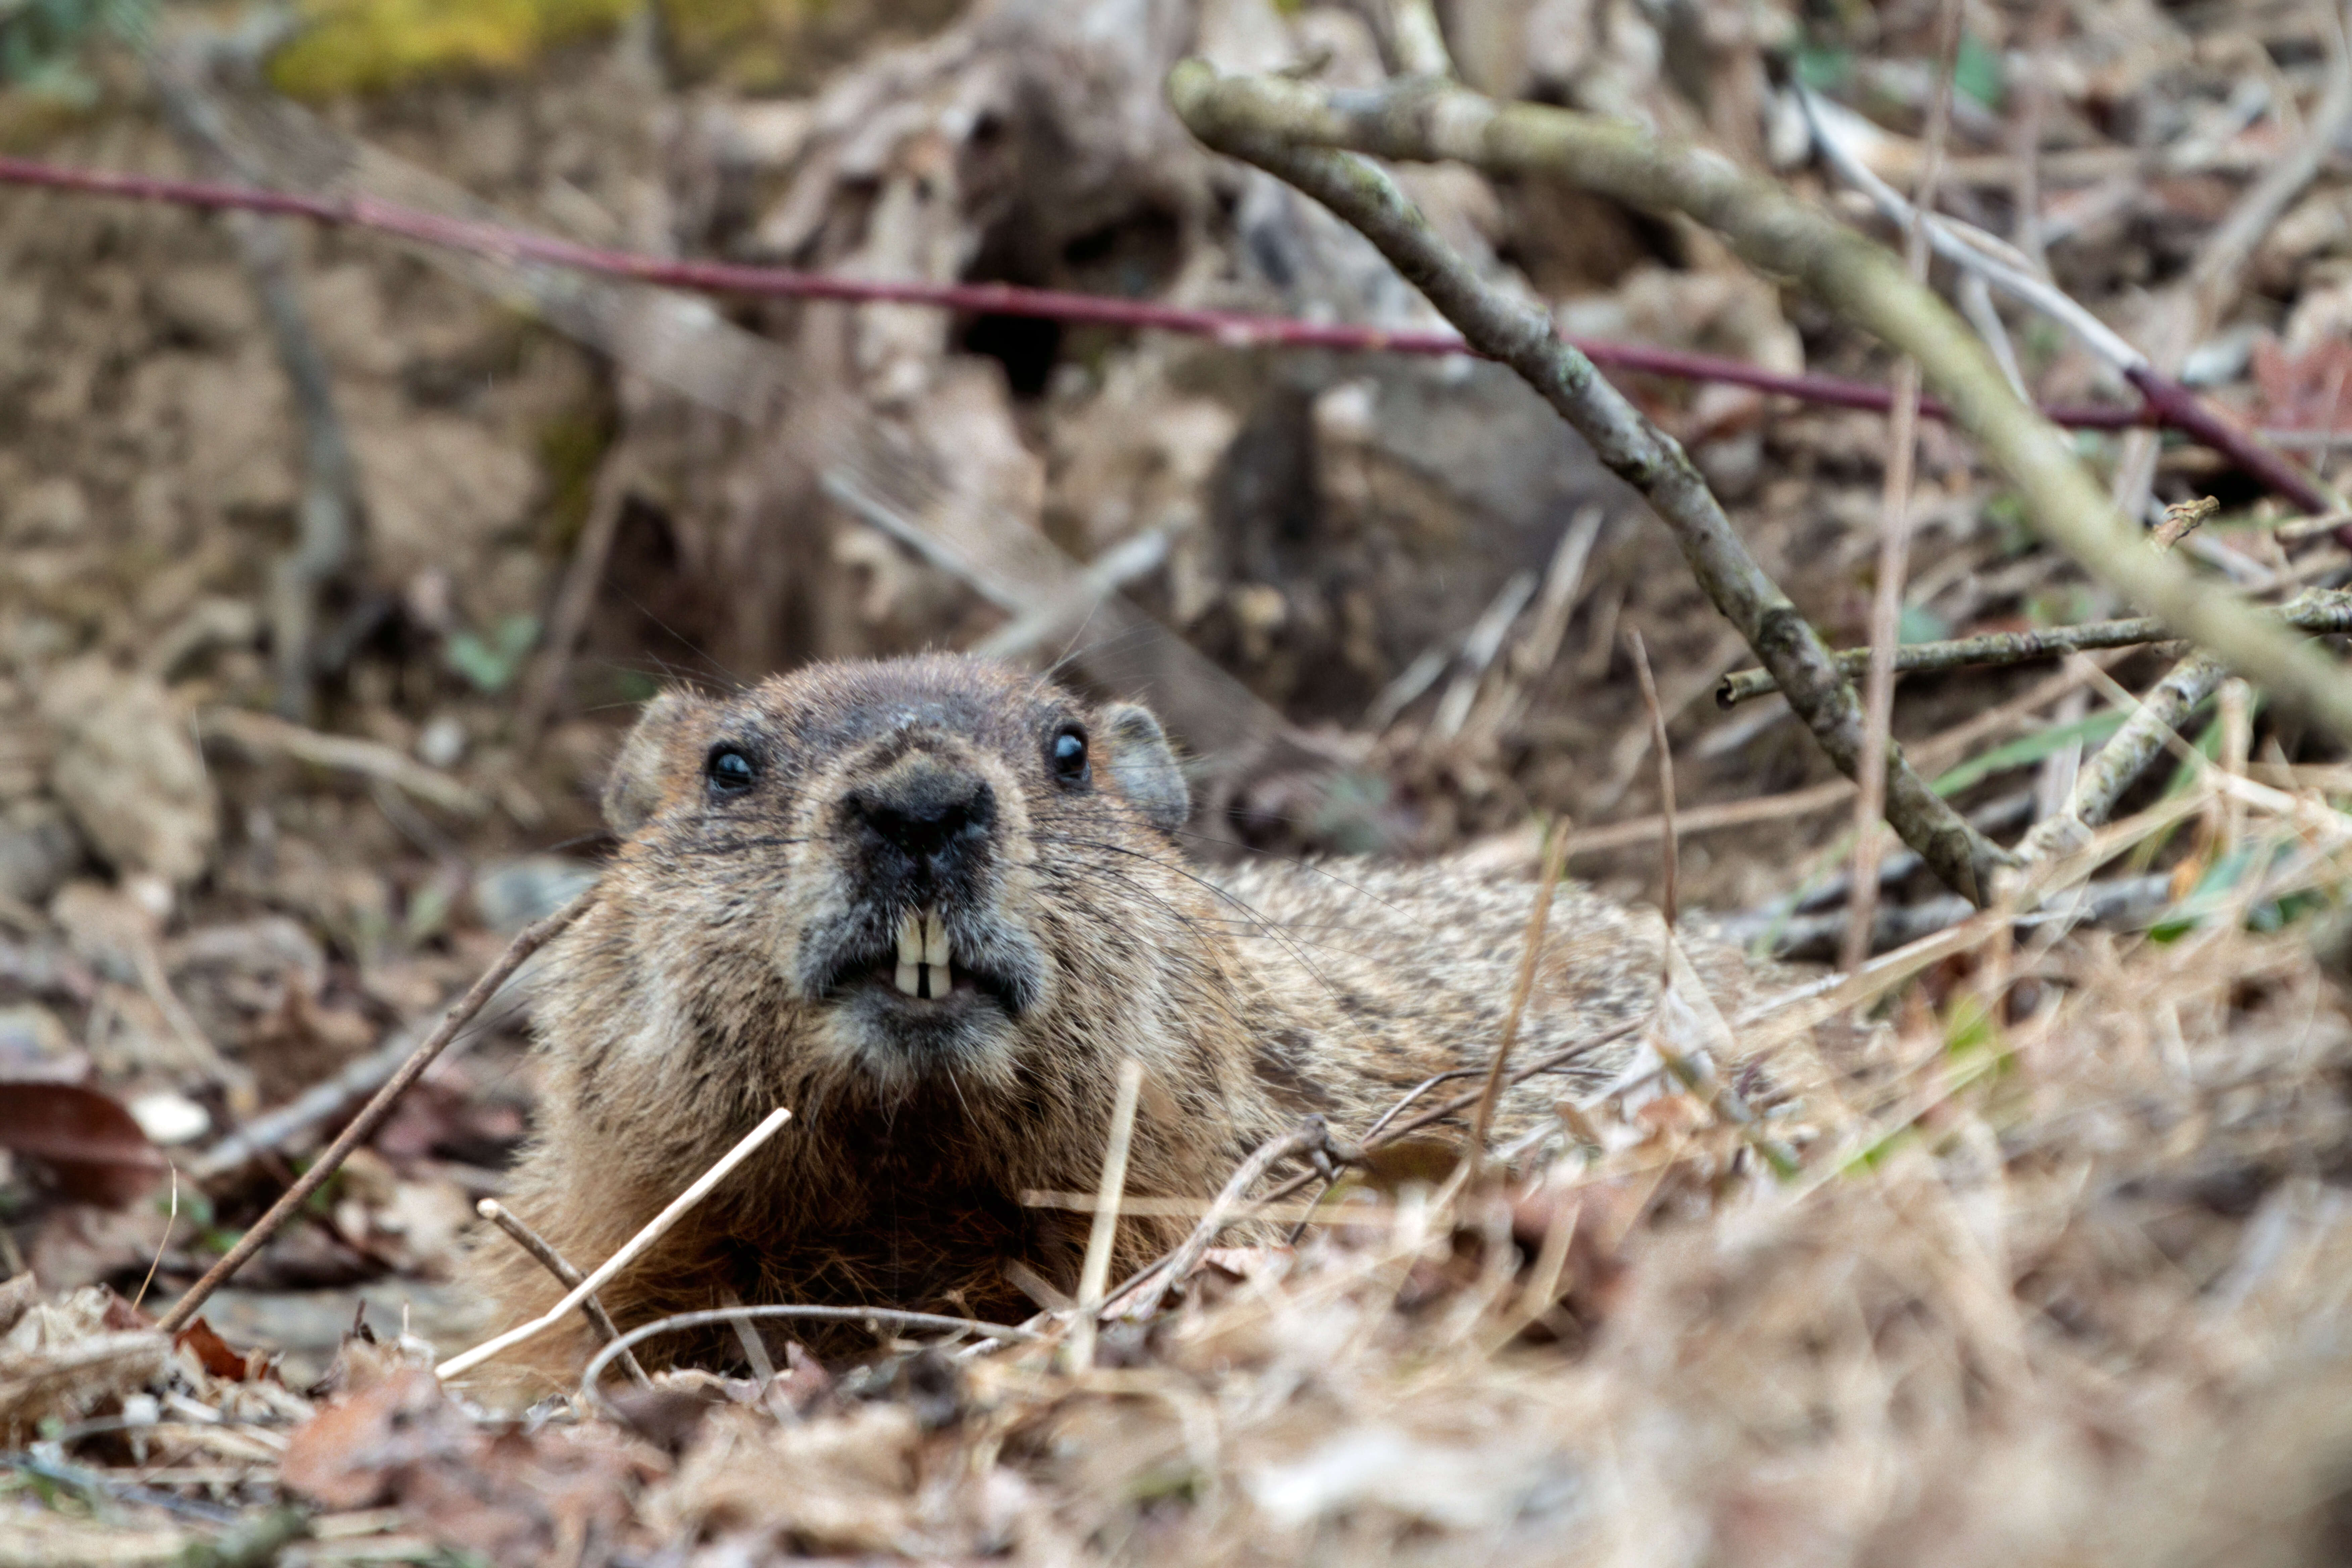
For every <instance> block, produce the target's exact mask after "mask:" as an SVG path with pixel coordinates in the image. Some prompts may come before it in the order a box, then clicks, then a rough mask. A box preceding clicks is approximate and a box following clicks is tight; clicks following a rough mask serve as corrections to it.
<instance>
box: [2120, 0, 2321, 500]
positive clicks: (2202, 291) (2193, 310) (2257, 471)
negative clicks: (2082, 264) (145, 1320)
mask: <svg viewBox="0 0 2352 1568" xmlns="http://www.w3.org/2000/svg"><path fill="white" fill-rule="evenodd" d="M2321 9H2322V11H2323V13H2324V14H2325V15H2326V17H2327V18H2328V21H2329V22H2330V24H2331V25H2332V26H2331V31H2332V33H2333V37H2330V38H2329V40H2328V51H2327V79H2326V88H2325V89H2323V90H2322V92H2321V94H2320V100H2319V102H2318V104H2317V106H2316V107H2315V108H2314V110H2313V111H2312V113H2311V117H2310V119H2309V120H2308V121H2306V122H2305V125H2304V127H2303V132H2302V134H2301V135H2300V136H2298V137H2297V138H2296V140H2295V143H2294V146H2293V147H2291V148H2289V149H2288V150H2287V152H2286V153H2285V155H2284V156H2283V157H2279V158H2277V159H2274V160H2273V161H2272V162H2271V163H2269V164H2268V165H2267V166H2266V167H2264V169H2263V172H2262V174H2261V175H2260V176H2259V177H2258V178H2256V180H2255V181H2254V183H2253V184H2252V185H2251V186H2249V187H2248V188H2247V189H2246V191H2245V193H2244V194H2243V195H2241V196H2239V198H2238V201H2237V204H2236V205H2234V206H2233V207H2231V210H2230V213H2229V216H2226V217H2224V218H2223V219H2222V220H2221V222H2220V223H2219V224H2216V225H2214V226H2213V227H2212V228H2211V229H2210V230H2209V231H2208V232H2207V234H2206V236H2205V240H2204V243H2203V245H2202V246H2201V247H2200V249H2199V251H2198V255H2197V259H2196V260H2195V261H2194V262H2192V263H2191V264H2190V266H2189V272H2188V275H2187V276H2186V277H2184V278H2182V279H2180V281H2179V282H2178V283H2176V284H2174V285H2173V286H2172V288H2171V289H2170V290H2169V291H2168V293H2167V294H2166V295H2165V296H2164V297H2163V298H2162V299H2161V300H2159V301H2158V304H2157V307H2156V309H2155V310H2154V311H2153V312H2152V313H2151V319H2150V322H2149V324H2148V325H2147V327H2146V328H2145V329H2144V331H2145V334H2146V337H2147V342H2148V345H2149V347H2148V355H2147V363H2146V364H2144V365H2142V366H2140V367H2138V368H2137V369H2127V370H2126V372H2125V375H2126V378H2127V379H2128V380H2130V381H2131V383H2132V384H2133V385H2134V386H2136V387H2137V388H2138V390H2139V394H2140V395H2141V396H2142V397H2145V398H2146V399H2147V401H2148V403H2149V404H2150V405H2152V406H2155V407H2158V408H2161V409H2163V410H2164V411H2165V413H2166V415H2167V418H2168V423H2173V424H2177V425H2179V427H2180V428H2181V429H2183V430H2188V431H2191V432H2193V433H2194V434H2195V435H2196V437H2197V439H2199V440H2200V441H2202V442H2204V443H2205V444H2206V445H2208V446H2213V445H2214V439H2213V430H2212V428H2211V427H2212V426H2221V430H2222V432H2223V434H2224V435H2225V436H2226V437H2231V438H2235V439H2236V440H2237V442H2238V445H2239V446H2240V447H2244V448H2250V449H2251V454H2252V456H2254V457H2256V458H2261V459H2265V460H2266V463H2267V467H2268V468H2270V469H2284V470H2286V471H2287V472H2289V473H2291V474H2293V475H2294V477H2295V478H2297V479H2300V480H2301V481H2302V488H2301V489H2287V488H2285V487H2284V486H2283V485H2280V484H2279V483H2277V481H2276V479H2275V478H2274V476H2273V472H2271V471H2266V468H2265V467H2264V466H2263V465H2259V464H2249V463H2246V462H2245V461H2244V456H2245V454H2243V453H2242V452H2241V451H2239V450H2235V449H2232V448H2231V447H2217V448H2216V449H2217V450H2222V451H2227V452H2229V454H2230V456H2231V458H2235V459H2238V460H2239V462H2240V466H2241V467H2243V468H2245V469H2246V471H2247V472H2248V473H2251V474H2253V475H2254V476H2255V477H2257V478H2259V479H2263V482H2264V483H2265V484H2269V485H2271V487H2272V488H2273V489H2277V490H2279V492H2280V493H2281V494H2283V495H2285V496H2288V497H2290V498H2291V499H2293V500H2294V502H2295V504H2296V505H2298V506H2301V507H2303V508H2305V510H2311V511H2323V510H2327V509H2328V508H2329V507H2330V506H2333V505H2335V504H2336V498H2334V497H2332V496H2330V495H2329V494H2328V493H2327V488H2326V486H2325V485H2324V484H2322V483H2320V482H2319V481H2317V480H2315V479H2311V478H2310V477H2309V476H2308V475H2306V474H2304V473H2303V472H2302V471H2301V470H2299V469H2296V468H2295V467H2294V464H2292V463H2290V462H2288V461H2287V460H2286V459H2285V458H2280V457H2277V456H2276V454H2274V453H2272V452H2271V451H2270V449H2269V448H2267V447H2263V446H2262V445H2261V443H2260V442H2259V440H2257V439H2255V438H2254V437H2252V436H2250V435H2246V434H2245V433H2243V432H2240V431H2237V430H2236V429H2234V428H2233V427H2231V426H2227V425H2226V424H2224V423H2223V422H2222V421H2221V420H2220V419H2219V417H2218V416H2215V415H2214V414H2213V413H2212V411H2211V410H2210V409H2209V408H2207V407H2206V405H2204V404H2203V403H2202V402H2201V401H2200V400H2199V399H2198V398H2197V397H2196V396H2195V395H2193V394H2191V393H2190V392H2189V390H2188V389H2187V388H2186V387H2183V386H2182V385H2181V384H2179V382H2177V381H2174V380H2172V379H2170V378H2171V377H2172V376H2174V375H2176V374H2179V370H2180V367H2181V365H2182V363H2185V362H2186V361H2187V359H2188V357H2189V351H2190V350H2192V349H2194V348H2195V347H2196V346H2197V344H2198V342H2200V341H2201V340H2202V339H2203V338H2204V336H2205V334H2206V333H2207V332H2209V331H2211V330H2212V329H2213V327H2214V325H2215V324H2216V323H2217V322H2219V321H2221V316H2222V312H2223V311H2224V310H2226V309H2227V308H2228V306H2229V302H2230V300H2231V299H2232V298H2234V297H2235V296H2236V294H2237V292H2238V289H2239V283H2240V279H2241V278H2242V275H2243V274H2244V271H2245V268H2246V263H2247V262H2248V261H2249V260H2250V259H2252V256H2253V254H2254V250H2255V247H2258V246H2259V245H2261V244H2262V242H2263V237H2264V236H2265V235H2267V234H2269V233H2270V231H2271V229H2272V227H2273V226H2275V225H2276V224H2277V222H2278V220H2279V217H2280V216H2281V215H2282V214H2284V212H2285V211H2286V209H2287V206H2288V205H2289V204H2290V203H2291V202H2293V201H2294V198H2295V197H2296V196H2297V195H2300V194H2301V193H2302V191H2303V188H2304V187H2305V185H2308V184H2311V182H2312V180H2313V179H2314V178H2315V177H2316V176H2317V175H2318V174H2319V171H2320V168H2321V166H2322V165H2323V164H2324V163H2325V162H2326V159H2327V158H2328V156H2329V155H2330V154H2331V153H2333V151H2334V149H2335V146H2336V140H2337V138H2338V137H2340V136H2341V135H2342V134H2343V133H2344V131H2345V129H2346V128H2347V126H2352V47H2347V42H2346V39H2345V37H2344V24H2343V16H2342V13H2341V11H2340V9H2339V0H2326V4H2325V5H2323V6H2322V7H2321ZM2156 458H2157V443H2156V442H2155V441H2154V440H2153V439H2151V438H2149V437H2145V436H2139V435H2135V436H2130V437H2126V439H2125V441H2124V445H2123V451H2122V452H2121V453H2120V454H2119V455H2118V456H2117V458H2116V501H2117V503H2118V504H2119V505H2121V506H2122V507H2123V509H2124V510H2125V511H2126V512H2127V513H2130V514H2132V515H2137V513H2138V512H2139V510H2140V509H2141V508H2142V507H2144V506H2145V505H2146V503H2147V492H2148V486H2149V484H2150V483H2151V482H2152V481H2153V479H2155V476H2156ZM2337 537H2338V538H2339V539H2340V540H2342V541H2343V542H2345V543H2347V544H2352V529H2347V530H2345V531H2341V532H2339V533H2338V535H2337Z"/></svg>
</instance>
